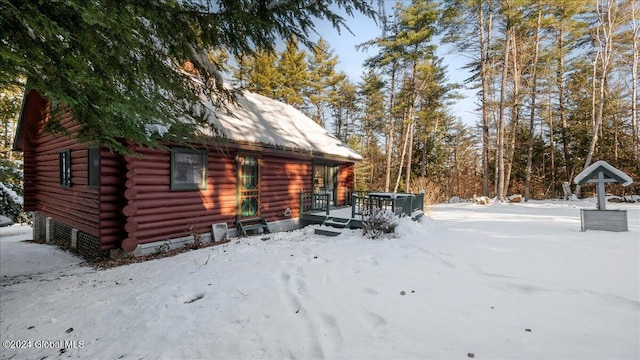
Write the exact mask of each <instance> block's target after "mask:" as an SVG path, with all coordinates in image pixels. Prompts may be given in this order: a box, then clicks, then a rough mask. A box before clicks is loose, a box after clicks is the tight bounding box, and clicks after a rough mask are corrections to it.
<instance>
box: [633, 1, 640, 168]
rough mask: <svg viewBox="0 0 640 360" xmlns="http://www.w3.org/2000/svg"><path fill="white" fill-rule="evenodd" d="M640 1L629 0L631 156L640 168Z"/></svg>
mask: <svg viewBox="0 0 640 360" xmlns="http://www.w3.org/2000/svg"><path fill="white" fill-rule="evenodd" d="M639 13H640V2H638V1H631V19H632V24H633V28H632V31H633V51H632V53H633V63H632V65H631V78H632V81H631V128H632V130H631V131H632V134H633V158H634V159H635V161H636V167H639V168H640V136H639V135H638V81H639V80H638V62H639V61H640V60H639V58H640V19H638V16H639V15H640V14H639Z"/></svg>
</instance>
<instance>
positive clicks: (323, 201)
mask: <svg viewBox="0 0 640 360" xmlns="http://www.w3.org/2000/svg"><path fill="white" fill-rule="evenodd" d="M330 198H331V194H314V193H306V192H303V191H301V192H300V212H301V213H305V212H309V211H321V210H323V211H326V212H327V215H329V204H330V201H329V200H330Z"/></svg>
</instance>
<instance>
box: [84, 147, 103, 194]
mask: <svg viewBox="0 0 640 360" xmlns="http://www.w3.org/2000/svg"><path fill="white" fill-rule="evenodd" d="M87 162H88V163H87V169H88V170H87V186H89V187H91V188H97V187H98V186H99V185H100V149H98V148H89V149H87Z"/></svg>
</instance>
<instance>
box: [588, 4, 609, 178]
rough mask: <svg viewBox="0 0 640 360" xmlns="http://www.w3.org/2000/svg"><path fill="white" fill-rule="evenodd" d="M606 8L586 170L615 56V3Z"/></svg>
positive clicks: (599, 32)
mask: <svg viewBox="0 0 640 360" xmlns="http://www.w3.org/2000/svg"><path fill="white" fill-rule="evenodd" d="M599 1H600V0H599ZM604 6H606V13H604V14H603V13H602V11H601V8H600V6H598V18H599V19H600V22H601V26H598V36H597V39H596V41H597V42H598V44H599V47H598V53H597V57H596V60H595V61H594V64H595V65H594V66H596V65H597V64H598V62H597V59H598V58H599V59H600V63H601V64H602V65H601V68H600V71H601V74H600V81H599V84H598V89H597V91H598V100H599V102H598V106H597V108H598V109H597V112H596V114H594V115H595V116H594V118H593V119H594V120H593V121H594V123H593V132H592V138H591V144H590V145H589V152H588V153H587V158H586V160H585V163H584V168H585V169H586V168H587V167H588V166H589V165H591V161H592V158H593V154H594V152H595V148H596V143H597V142H598V135H599V133H600V128H601V127H602V119H603V113H604V102H605V98H606V85H607V80H608V73H609V64H610V63H611V56H612V54H613V19H612V17H613V6H614V3H613V2H612V1H606V3H605V4H604ZM604 6H603V7H604ZM600 35H601V36H600ZM594 76H595V74H594ZM594 92H595V91H594ZM594 98H595V96H594ZM594 101H595V99H594Z"/></svg>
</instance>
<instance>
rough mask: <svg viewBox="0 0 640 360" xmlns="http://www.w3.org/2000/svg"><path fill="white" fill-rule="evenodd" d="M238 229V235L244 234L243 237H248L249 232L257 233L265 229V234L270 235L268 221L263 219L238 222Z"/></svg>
mask: <svg viewBox="0 0 640 360" xmlns="http://www.w3.org/2000/svg"><path fill="white" fill-rule="evenodd" d="M236 229H237V230H238V233H240V234H242V236H247V231H255V230H259V229H263V230H264V232H267V233H268V232H269V225H268V224H267V220H265V219H263V218H255V219H247V220H238V221H236Z"/></svg>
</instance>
